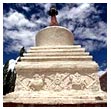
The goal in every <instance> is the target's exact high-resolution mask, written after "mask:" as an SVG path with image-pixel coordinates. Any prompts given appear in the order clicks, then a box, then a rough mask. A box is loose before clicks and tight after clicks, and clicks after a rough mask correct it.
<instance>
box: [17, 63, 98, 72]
mask: <svg viewBox="0 0 111 109" xmlns="http://www.w3.org/2000/svg"><path fill="white" fill-rule="evenodd" d="M97 70H98V65H97V63H96V62H94V61H45V62H23V61H21V62H17V64H16V71H17V72H18V73H22V74H23V73H24V72H26V73H28V72H29V73H36V72H38V73H39V72H41V73H44V72H45V73H49V72H52V73H54V72H73V71H74V72H81V73H91V72H93V73H94V72H95V73H97Z"/></svg>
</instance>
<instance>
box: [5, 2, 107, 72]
mask: <svg viewBox="0 0 111 109" xmlns="http://www.w3.org/2000/svg"><path fill="white" fill-rule="evenodd" d="M51 5H55V6H56V7H57V10H58V12H59V14H58V15H57V20H58V22H59V25H60V26H63V27H66V28H68V29H69V30H70V31H71V32H72V33H73V34H74V37H75V40H74V43H75V44H80V45H82V47H85V48H86V51H88V52H90V54H91V55H93V60H95V61H96V62H97V63H98V64H99V74H102V73H103V72H104V71H105V70H106V69H107V4H104V3H102V4H98V3H96V4H91V3H90V4H86V3H85V4H82V3H81V4H80V3H79V4H78V3H76V4H74V3H73V4H72V3H71V4H64V3H57V4H50V3H44V4H40V3H39V4H37V3H36V4H33V3H28V4H23V3H20V4H18V3H17V4H14V3H13V4H12V3H9V4H3V31H4V37H3V48H4V49H3V55H4V56H3V63H5V62H6V61H7V60H9V59H16V57H17V56H18V55H19V50H20V48H21V47H22V46H24V47H25V48H26V49H29V47H31V46H34V45H35V35H36V33H37V32H38V31H39V30H40V29H42V28H44V27H47V26H48V25H49V22H50V16H48V14H47V11H48V10H49V8H50V6H51Z"/></svg>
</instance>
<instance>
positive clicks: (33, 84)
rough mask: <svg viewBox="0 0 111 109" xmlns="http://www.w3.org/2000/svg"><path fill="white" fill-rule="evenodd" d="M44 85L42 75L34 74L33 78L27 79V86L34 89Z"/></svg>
mask: <svg viewBox="0 0 111 109" xmlns="http://www.w3.org/2000/svg"><path fill="white" fill-rule="evenodd" d="M43 85H44V75H42V76H40V75H38V74H35V75H34V76H33V78H32V79H31V80H30V81H29V85H28V86H29V87H30V88H31V89H32V90H34V91H36V90H41V89H42V87H43Z"/></svg>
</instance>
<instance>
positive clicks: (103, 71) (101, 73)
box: [98, 70, 106, 77]
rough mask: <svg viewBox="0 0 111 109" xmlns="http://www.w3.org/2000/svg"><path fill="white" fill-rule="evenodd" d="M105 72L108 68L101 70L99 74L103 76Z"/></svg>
mask: <svg viewBox="0 0 111 109" xmlns="http://www.w3.org/2000/svg"><path fill="white" fill-rule="evenodd" d="M105 73H106V70H101V71H99V72H98V76H99V77H101V76H102V75H103V74H105Z"/></svg>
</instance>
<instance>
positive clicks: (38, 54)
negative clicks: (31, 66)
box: [23, 52, 89, 57]
mask: <svg viewBox="0 0 111 109" xmlns="http://www.w3.org/2000/svg"><path fill="white" fill-rule="evenodd" d="M23 55H24V56H25V57H34V56H37V57H38V56H48V57H49V56H50V57H53V56H88V55H89V53H88V52H74V53H58V52H57V53H55V52H52V53H48V52H47V53H24V54H23Z"/></svg>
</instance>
